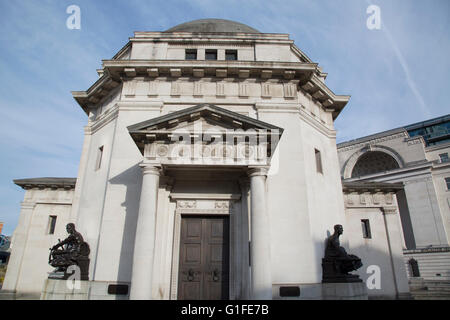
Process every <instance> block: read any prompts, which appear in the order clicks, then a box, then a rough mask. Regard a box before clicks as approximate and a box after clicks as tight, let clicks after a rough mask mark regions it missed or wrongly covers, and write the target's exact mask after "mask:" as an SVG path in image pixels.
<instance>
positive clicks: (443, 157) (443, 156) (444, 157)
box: [439, 153, 449, 163]
mask: <svg viewBox="0 0 450 320" xmlns="http://www.w3.org/2000/svg"><path fill="white" fill-rule="evenodd" d="M439 159H440V160H441V163H442V162H448V161H449V159H448V153H441V154H440V155H439Z"/></svg>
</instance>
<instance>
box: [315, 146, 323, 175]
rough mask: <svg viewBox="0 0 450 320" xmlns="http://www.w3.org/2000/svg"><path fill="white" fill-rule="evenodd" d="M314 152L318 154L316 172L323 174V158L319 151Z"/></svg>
mask: <svg viewBox="0 0 450 320" xmlns="http://www.w3.org/2000/svg"><path fill="white" fill-rule="evenodd" d="M314 152H315V154H316V170H317V172H319V173H323V169H322V156H321V155H320V151H319V150H317V149H314Z"/></svg>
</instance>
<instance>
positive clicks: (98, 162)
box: [95, 146, 103, 170]
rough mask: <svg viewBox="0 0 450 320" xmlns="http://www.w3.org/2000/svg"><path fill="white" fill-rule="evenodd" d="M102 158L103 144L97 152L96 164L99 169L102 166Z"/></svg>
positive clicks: (96, 168)
mask: <svg viewBox="0 0 450 320" xmlns="http://www.w3.org/2000/svg"><path fill="white" fill-rule="evenodd" d="M102 158H103V146H101V147H100V148H98V152H97V162H96V164H95V170H99V169H100V168H101V166H102Z"/></svg>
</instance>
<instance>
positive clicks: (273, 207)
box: [4, 19, 446, 299]
mask: <svg viewBox="0 0 450 320" xmlns="http://www.w3.org/2000/svg"><path fill="white" fill-rule="evenodd" d="M98 74H99V79H98V80H97V81H96V82H95V83H94V84H93V85H92V86H91V87H90V88H89V89H88V90H86V91H76V92H73V96H74V98H75V99H76V101H77V102H78V103H79V105H80V106H81V108H82V109H83V110H84V111H85V112H86V115H87V116H88V121H87V125H86V126H85V128H84V133H85V139H84V145H83V149H82V155H81V160H80V166H79V172H78V177H77V178H76V179H52V178H47V179H24V180H17V181H15V182H16V184H18V185H19V186H21V187H22V188H24V189H25V190H26V192H25V199H24V202H23V203H22V209H21V213H20V221H19V224H18V227H17V229H16V231H15V233H14V237H13V252H12V255H11V259H10V266H9V268H8V273H7V275H6V279H5V284H4V289H6V290H10V291H11V292H16V293H19V292H27V293H31V294H35V295H36V296H37V297H39V295H40V294H41V292H42V297H43V298H46V299H55V298H59V299H64V298H80V299H128V298H130V299H196V298H201V299H210V298H213V299H250V298H252V299H285V298H286V299H327V298H367V293H366V289H365V285H364V283H361V284H360V285H354V286H346V285H343V286H339V285H336V286H334V287H333V286H331V287H330V286H324V285H323V284H322V283H321V281H322V266H321V262H322V258H323V256H324V246H325V239H326V238H327V237H328V236H329V235H330V233H332V232H333V226H334V225H335V224H342V225H344V230H345V231H344V235H343V236H342V239H341V244H342V245H343V246H344V247H346V248H347V249H348V250H349V252H352V253H356V254H358V255H360V257H361V258H362V260H363V263H364V267H363V268H362V269H360V270H359V271H358V272H359V274H360V275H361V277H362V278H363V279H366V278H367V276H368V273H367V271H368V267H370V265H372V264H373V265H377V266H378V267H379V268H380V269H381V284H382V285H381V288H374V289H370V290H369V291H368V294H369V296H373V297H375V296H380V297H390V298H395V297H397V298H398V297H402V296H404V295H407V294H408V292H409V288H408V281H407V277H406V267H405V264H404V263H403V260H402V259H403V252H402V250H403V243H404V240H403V236H402V232H400V230H402V225H401V219H400V215H399V210H398V206H397V194H398V192H400V191H401V190H402V188H403V185H402V184H401V183H394V184H388V183H384V182H383V183H381V182H376V183H375V182H372V183H366V182H361V181H356V182H353V181H350V180H349V181H346V182H345V183H344V184H342V182H341V174H340V173H341V167H340V165H339V163H340V161H339V160H342V153H341V152H340V153H339V155H338V150H337V146H336V131H335V129H334V120H335V119H336V118H337V117H338V116H339V113H340V112H341V111H342V109H343V108H344V107H345V105H346V104H347V102H348V100H349V96H346V95H337V94H335V93H334V92H333V91H332V90H331V89H330V88H328V87H327V85H326V84H325V79H326V76H327V74H326V73H324V72H323V71H322V69H321V68H320V67H319V66H318V64H317V63H314V62H313V61H312V60H311V59H310V58H309V57H307V56H306V55H305V54H304V53H303V52H302V51H301V50H300V49H299V48H298V47H297V46H296V45H295V44H294V43H293V41H292V40H291V39H289V36H288V35H286V34H273V33H260V32H259V31H257V30H255V29H253V28H250V27H248V26H246V25H243V24H240V23H237V22H232V21H226V20H215V19H208V20H196V21H192V22H188V23H184V24H181V25H178V26H176V27H174V28H171V29H169V30H167V31H164V32H136V33H135V34H134V37H132V38H131V39H130V41H129V42H128V43H127V44H126V45H125V46H124V47H123V48H122V49H121V50H120V51H119V52H118V53H117V54H116V55H115V56H114V57H113V58H112V59H109V60H103V65H102V69H100V70H98ZM414 139H420V138H413V139H412V140H414ZM406 143H407V145H409V140H408V142H406ZM340 150H341V149H340ZM341 162H342V161H341ZM355 162H356V160H355ZM349 170H350V169H349ZM347 171H348V170H347ZM350 172H352V170H350ZM350 176H351V175H350ZM345 177H346V178H349V177H347V176H345ZM344 199H345V201H344ZM361 219H362V220H368V221H370V228H371V229H370V231H371V234H372V236H373V239H374V240H375V241H374V242H371V241H370V240H368V239H369V238H367V237H366V236H367V234H366V233H367V230H368V229H367V228H366V229H364V228H363V229H362V228H361ZM69 221H70V222H74V223H75V224H76V226H77V230H78V231H79V232H81V233H82V234H83V237H84V239H85V240H86V241H87V242H88V243H89V245H90V248H91V252H90V260H91V263H90V270H89V279H90V281H89V283H87V284H86V283H85V284H84V287H83V288H82V289H81V293H74V292H71V293H67V292H66V291H64V290H65V289H64V288H62V287H61V285H60V284H55V283H54V282H51V281H47V280H46V277H47V272H50V271H51V270H52V268H51V267H49V266H48V265H47V257H48V248H49V247H51V246H52V244H54V243H55V242H56V238H57V237H59V238H64V237H65V231H64V227H65V224H66V223H67V222H69ZM367 226H368V225H367ZM443 231H444V232H445V229H443ZM435 237H436V239H438V240H437V241H444V239H446V236H445V234H442V233H441V231H439V232H438V233H437V234H436V235H435ZM439 243H440V242H439ZM365 261H369V264H367V263H366V262H365ZM369 271H370V270H369ZM392 279H394V281H392ZM63 286H64V285H63ZM117 288H120V290H119V291H122V290H123V291H122V293H123V295H118V294H114V293H117V290H118V289H117ZM124 288H125V289H124ZM83 290H84V291H83ZM285 292H289V294H287V296H288V297H286V294H284V293H285Z"/></svg>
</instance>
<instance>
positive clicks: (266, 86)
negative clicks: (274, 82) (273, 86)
mask: <svg viewBox="0 0 450 320" xmlns="http://www.w3.org/2000/svg"><path fill="white" fill-rule="evenodd" d="M261 97H263V98H270V97H271V94H270V83H262V84H261Z"/></svg>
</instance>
